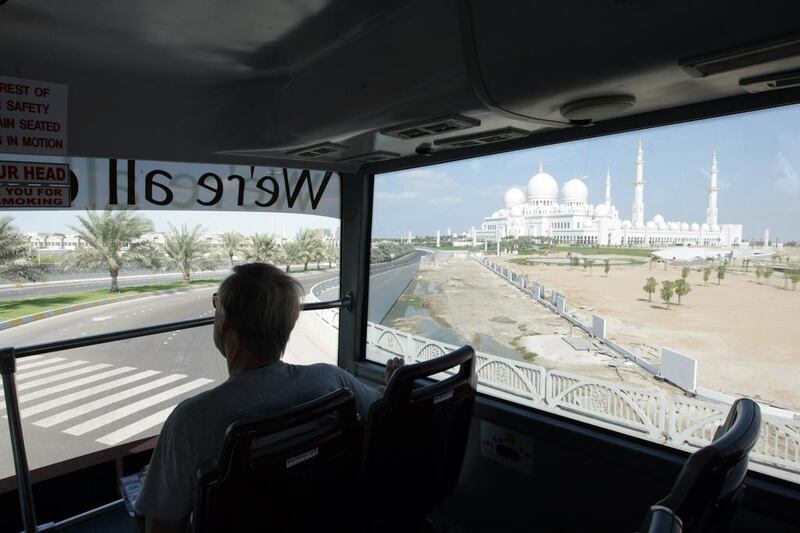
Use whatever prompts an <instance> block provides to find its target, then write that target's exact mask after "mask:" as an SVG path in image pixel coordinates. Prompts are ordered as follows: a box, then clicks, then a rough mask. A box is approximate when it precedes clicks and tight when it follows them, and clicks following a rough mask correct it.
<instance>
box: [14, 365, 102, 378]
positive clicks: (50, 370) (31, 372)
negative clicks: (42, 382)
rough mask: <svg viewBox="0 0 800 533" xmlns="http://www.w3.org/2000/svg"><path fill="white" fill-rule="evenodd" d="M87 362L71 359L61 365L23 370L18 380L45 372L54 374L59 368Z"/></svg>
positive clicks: (62, 368)
mask: <svg viewBox="0 0 800 533" xmlns="http://www.w3.org/2000/svg"><path fill="white" fill-rule="evenodd" d="M84 364H86V361H70V362H69V363H64V364H61V365H56V366H50V367H47V368H42V369H40V370H32V371H30V372H23V373H22V374H19V375H18V376H17V381H21V380H23V379H28V378H32V377H35V376H41V375H43V374H52V373H53V372H58V371H59V370H64V369H65V368H72V367H73V366H79V365H84Z"/></svg>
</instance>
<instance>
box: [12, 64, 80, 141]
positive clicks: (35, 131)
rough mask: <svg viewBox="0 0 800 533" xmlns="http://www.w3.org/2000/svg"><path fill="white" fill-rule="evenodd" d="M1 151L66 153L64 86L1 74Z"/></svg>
mask: <svg viewBox="0 0 800 533" xmlns="http://www.w3.org/2000/svg"><path fill="white" fill-rule="evenodd" d="M0 152H5V153H13V154H38V155H63V154H66V153H67V86H66V85H63V84H61V83H50V82H44V81H36V80H26V79H23V78H10V77H6V76H0Z"/></svg>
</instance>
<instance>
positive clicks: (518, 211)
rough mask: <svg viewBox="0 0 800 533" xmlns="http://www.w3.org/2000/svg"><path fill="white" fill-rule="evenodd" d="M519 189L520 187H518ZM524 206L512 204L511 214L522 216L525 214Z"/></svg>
mask: <svg viewBox="0 0 800 533" xmlns="http://www.w3.org/2000/svg"><path fill="white" fill-rule="evenodd" d="M517 190H518V191H519V189H517ZM519 192H520V193H522V191H519ZM523 209H524V208H523V207H522V205H521V204H517V205H512V206H511V216H512V217H521V216H522V215H523Z"/></svg>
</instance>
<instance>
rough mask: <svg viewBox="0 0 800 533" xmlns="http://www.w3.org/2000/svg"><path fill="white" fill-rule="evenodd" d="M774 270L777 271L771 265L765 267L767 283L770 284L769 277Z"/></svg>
mask: <svg viewBox="0 0 800 533" xmlns="http://www.w3.org/2000/svg"><path fill="white" fill-rule="evenodd" d="M773 272H775V270H774V269H773V268H772V267H771V266H766V267H764V281H766V282H767V285H769V278H771V277H772V273H773Z"/></svg>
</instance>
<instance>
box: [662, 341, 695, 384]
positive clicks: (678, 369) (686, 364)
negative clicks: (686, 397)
mask: <svg viewBox="0 0 800 533" xmlns="http://www.w3.org/2000/svg"><path fill="white" fill-rule="evenodd" d="M661 377H662V378H664V379H666V380H667V381H669V382H670V383H673V384H675V385H677V386H678V387H680V388H682V389H683V390H686V391H689V392H695V391H696V390H697V359H694V358H693V357H689V356H688V355H683V354H682V353H679V352H676V351H675V350H671V349H669V348H661Z"/></svg>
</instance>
